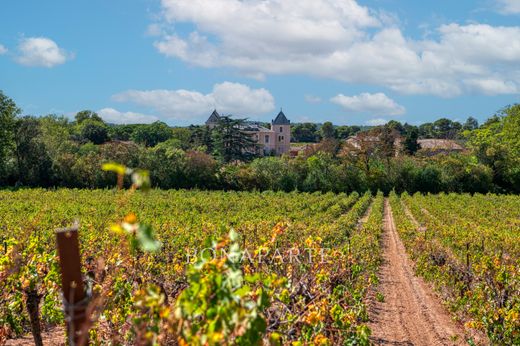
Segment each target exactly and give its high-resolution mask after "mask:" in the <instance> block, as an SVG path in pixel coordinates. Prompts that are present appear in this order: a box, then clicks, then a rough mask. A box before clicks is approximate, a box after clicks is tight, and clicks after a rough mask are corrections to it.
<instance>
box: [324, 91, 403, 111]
mask: <svg viewBox="0 0 520 346" xmlns="http://www.w3.org/2000/svg"><path fill="white" fill-rule="evenodd" d="M330 100H331V102H333V103H335V104H338V105H340V106H341V107H343V109H345V110H347V111H349V112H358V113H364V114H371V115H402V114H404V113H405V112H406V109H405V108H404V107H403V106H401V105H399V104H398V103H397V102H395V101H394V100H392V99H391V98H389V97H388V96H386V95H385V94H383V93H376V94H370V93H362V94H359V95H355V96H345V95H343V94H339V95H336V96H334V97H333V98H331V99H330Z"/></svg>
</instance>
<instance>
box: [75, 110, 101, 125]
mask: <svg viewBox="0 0 520 346" xmlns="http://www.w3.org/2000/svg"><path fill="white" fill-rule="evenodd" d="M74 118H75V119H76V123H78V124H81V123H82V122H84V121H85V120H89V119H90V120H95V121H99V122H102V123H104V121H103V119H101V117H100V116H99V115H98V114H97V113H96V112H94V111H91V110H84V111H81V112H78V113H76V116H75V117H74Z"/></svg>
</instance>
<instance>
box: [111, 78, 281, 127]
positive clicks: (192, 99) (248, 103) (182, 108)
mask: <svg viewBox="0 0 520 346" xmlns="http://www.w3.org/2000/svg"><path fill="white" fill-rule="evenodd" d="M113 99H114V100H115V101H118V102H132V103H135V104H138V105H141V106H146V107H150V108H152V109H154V110H155V111H156V112H158V113H159V114H161V115H162V116H163V117H165V118H169V119H180V120H190V119H193V118H198V117H201V116H207V115H208V112H209V111H211V110H213V109H214V108H216V109H218V110H219V111H220V112H222V113H231V114H234V115H239V116H249V115H259V114H264V113H267V112H270V111H272V110H273V109H274V98H273V96H272V95H271V93H270V92H269V91H268V90H266V89H263V88H261V89H251V88H250V87H249V86H247V85H244V84H240V83H231V82H224V83H220V84H215V85H214V87H213V90H212V92H210V93H208V94H203V93H201V92H198V91H192V90H183V89H179V90H128V91H124V92H122V93H119V94H116V95H114V96H113Z"/></svg>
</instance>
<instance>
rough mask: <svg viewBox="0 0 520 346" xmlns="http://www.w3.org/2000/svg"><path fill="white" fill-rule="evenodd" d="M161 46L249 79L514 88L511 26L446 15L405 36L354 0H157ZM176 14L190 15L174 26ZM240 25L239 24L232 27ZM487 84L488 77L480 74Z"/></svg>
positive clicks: (435, 89)
mask: <svg viewBox="0 0 520 346" xmlns="http://www.w3.org/2000/svg"><path fill="white" fill-rule="evenodd" d="M162 7H163V20H164V23H163V28H169V31H168V30H167V29H166V30H165V32H164V33H163V34H162V35H161V36H160V38H159V39H158V40H157V41H156V42H155V47H156V48H157V50H158V51H159V52H161V53H162V54H164V55H166V56H169V57H174V58H176V59H180V60H183V61H185V62H187V63H189V64H192V65H196V66H202V67H207V68H210V67H231V68H234V69H236V70H238V71H239V72H240V73H242V74H243V75H245V76H254V77H255V78H257V79H261V78H263V77H264V76H265V75H276V74H307V75H312V76H318V77H325V78H332V79H338V80H342V81H345V82H349V83H363V84H372V85H377V86H384V87H387V88H391V89H393V90H396V91H398V92H401V93H406V94H433V95H439V96H444V97H452V96H457V95H460V94H462V93H466V92H478V91H479V88H475V83H476V81H480V82H477V84H479V83H480V84H482V83H484V84H485V83H486V82H485V81H489V80H496V81H500V82H502V83H503V84H504V85H506V86H508V87H502V88H498V89H496V90H494V91H493V90H488V92H487V93H495V94H502V93H517V92H520V63H519V61H520V27H518V26H513V27H504V26H490V25H486V24H478V23H477V24H468V25H460V24H456V23H453V24H449V25H443V26H440V27H438V28H437V30H436V33H435V35H434V36H433V37H434V38H431V39H423V40H414V39H411V38H408V37H405V35H404V34H403V33H402V31H401V30H400V29H399V28H398V27H397V26H396V25H395V24H392V21H389V20H387V19H385V18H386V17H387V16H386V17H385V16H382V15H381V14H380V13H376V12H374V11H372V10H370V9H369V8H367V7H364V6H361V5H359V4H358V3H357V2H356V1H355V0H271V1H263V0H162ZM177 23H190V24H192V25H194V27H195V29H194V31H193V32H191V33H189V34H186V35H181V34H179V33H178V32H176V31H175V25H176V24H177ZM236 28H240V30H236ZM488 84H489V83H488Z"/></svg>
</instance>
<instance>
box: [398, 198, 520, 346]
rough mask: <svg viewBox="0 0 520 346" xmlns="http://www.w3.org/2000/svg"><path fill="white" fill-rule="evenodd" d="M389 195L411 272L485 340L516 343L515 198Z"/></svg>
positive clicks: (518, 265)
mask: <svg viewBox="0 0 520 346" xmlns="http://www.w3.org/2000/svg"><path fill="white" fill-rule="evenodd" d="M390 201H391V203H392V209H393V212H394V216H395V218H396V223H397V225H398V229H399V231H400V234H401V237H402V238H403V240H404V241H405V244H406V245H407V248H408V250H409V253H410V254H411V256H412V258H413V259H414V261H415V262H416V267H417V272H418V273H419V274H421V275H423V276H424V277H425V278H426V279H428V280H430V281H432V282H433V283H435V285H436V287H437V288H438V289H439V291H440V293H441V294H442V296H443V298H444V299H445V300H446V301H447V302H448V305H449V308H450V310H452V312H453V313H454V314H455V316H456V317H457V318H458V319H459V320H461V321H462V322H464V323H465V325H466V327H469V328H473V329H477V330H480V331H482V332H484V333H486V334H487V336H488V337H489V340H490V341H491V342H492V343H493V344H499V345H506V344H507V345H512V344H520V317H519V316H520V198H519V197H518V196H496V195H474V196H470V195H457V194H441V195H427V196H424V195H420V194H416V195H414V196H410V195H408V194H406V193H405V194H404V195H402V196H401V198H400V199H399V198H398V197H397V196H396V195H395V194H394V195H392V196H391V198H390ZM414 219H415V220H414ZM413 221H415V222H417V224H415V223H414V222H413Z"/></svg>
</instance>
